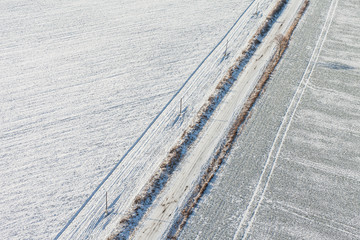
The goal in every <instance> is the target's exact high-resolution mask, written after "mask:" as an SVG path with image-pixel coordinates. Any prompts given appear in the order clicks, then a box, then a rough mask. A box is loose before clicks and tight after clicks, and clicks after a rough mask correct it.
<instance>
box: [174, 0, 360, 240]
mask: <svg viewBox="0 0 360 240" xmlns="http://www.w3.org/2000/svg"><path fill="white" fill-rule="evenodd" d="M359 16H360V5H359V1H356V0H349V1H339V0H326V1H311V2H310V7H309V9H308V11H307V12H306V14H305V16H304V18H303V19H302V20H301V22H300V25H299V26H298V28H297V29H296V30H295V33H294V35H293V39H292V41H291V42H290V46H289V48H288V50H287V52H286V53H285V56H284V58H283V60H282V61H281V63H280V64H279V65H278V67H277V69H276V72H275V73H274V75H273V77H272V79H271V81H270V82H269V84H268V85H267V87H266V91H265V93H264V94H263V96H262V97H261V98H260V99H259V101H258V102H257V104H256V105H255V107H254V109H253V110H252V115H251V118H250V119H249V121H248V123H247V124H246V126H245V128H244V130H243V132H242V133H241V134H240V136H239V138H238V140H237V144H236V147H235V148H234V149H233V151H232V154H231V155H230V157H229V159H228V160H227V161H226V163H225V164H224V166H223V167H222V168H221V169H220V170H219V172H218V174H217V176H216V178H215V180H214V181H213V182H212V184H211V186H210V187H209V188H208V191H207V194H206V195H205V196H204V197H203V198H202V200H201V202H200V203H199V205H198V207H197V208H196V209H195V211H194V214H193V215H192V216H191V218H190V221H188V223H187V225H186V227H185V229H184V231H183V232H182V235H181V236H180V238H181V239H360V227H359V226H360V218H359V216H360V215H359V211H360V201H359V199H360V191H359V189H360V184H359V182H360V174H359V172H360V158H359V156H360V151H359V149H360V148H359V146H360V121H359V120H360V94H359V93H360V64H359V63H360V57H359V56H360V45H359V42H358V39H359V38H360V35H359V33H360V28H359V25H358V23H359V22H360V19H359ZM314 23H318V24H314Z"/></svg>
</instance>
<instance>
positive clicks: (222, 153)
mask: <svg viewBox="0 0 360 240" xmlns="http://www.w3.org/2000/svg"><path fill="white" fill-rule="evenodd" d="M284 3H286V1H280V2H279V3H278V5H277V6H276V7H275V9H276V10H275V11H272V15H275V14H276V13H277V12H278V11H280V10H281V9H282V6H281V5H283V4H284ZM308 5H309V0H305V2H304V4H303V6H302V7H301V9H300V10H299V12H298V13H297V16H296V18H295V20H294V21H293V23H292V25H291V26H290V28H289V29H288V30H287V32H286V34H285V35H284V36H283V35H279V36H277V41H278V48H277V52H276V54H275V55H274V57H273V58H272V60H271V61H270V63H269V64H268V66H267V68H266V70H265V71H264V73H263V75H262V77H261V78H260V80H259V82H258V84H257V85H256V87H255V89H254V91H253V92H252V94H251V95H250V97H249V98H248V100H247V101H246V103H245V105H244V107H243V109H242V111H241V113H240V114H239V116H238V117H237V119H236V121H235V123H234V124H233V126H232V128H231V130H230V131H229V133H228V136H227V139H226V142H225V144H223V146H222V147H220V149H219V150H218V151H217V153H216V155H215V157H214V159H213V160H212V162H211V164H210V166H209V167H208V169H207V170H206V172H205V173H204V175H203V176H202V178H201V182H200V183H199V185H198V186H197V187H196V189H195V190H194V192H193V194H192V196H193V197H192V198H191V199H189V201H188V203H187V205H186V207H185V208H184V209H183V210H182V214H181V217H180V219H178V221H177V223H176V225H175V226H173V230H172V232H171V233H170V234H169V236H168V239H177V238H178V236H179V234H180V232H181V230H182V229H183V228H184V226H185V224H186V222H187V219H188V218H189V216H190V214H191V212H192V210H193V209H194V207H195V206H196V204H197V203H198V201H199V199H200V197H201V196H202V195H203V193H204V191H205V190H206V188H207V186H208V184H209V183H210V181H211V180H212V178H213V177H214V176H215V173H216V171H217V170H218V168H219V167H220V165H221V164H222V162H223V160H224V159H225V157H226V156H227V155H228V153H229V152H230V150H231V147H232V144H233V142H234V140H235V138H236V136H237V135H238V134H239V132H241V130H242V128H243V127H244V126H245V124H244V123H245V122H246V121H247V120H248V119H250V117H251V108H252V106H253V105H254V104H255V101H256V99H257V98H258V97H259V95H260V93H261V91H263V89H264V86H265V84H266V82H267V81H268V79H269V78H270V76H271V74H272V72H273V71H274V69H275V67H276V65H277V64H278V63H279V61H280V59H281V57H282V55H283V53H284V51H285V50H286V48H287V46H288V44H289V40H290V37H291V35H292V33H293V31H294V29H295V27H296V26H297V24H298V22H299V20H300V18H301V16H302V15H303V14H304V12H305V10H306V8H307V7H308ZM267 19H269V17H268V18H267ZM260 32H261V30H260ZM254 39H255V38H254ZM255 41H256V40H255Z"/></svg>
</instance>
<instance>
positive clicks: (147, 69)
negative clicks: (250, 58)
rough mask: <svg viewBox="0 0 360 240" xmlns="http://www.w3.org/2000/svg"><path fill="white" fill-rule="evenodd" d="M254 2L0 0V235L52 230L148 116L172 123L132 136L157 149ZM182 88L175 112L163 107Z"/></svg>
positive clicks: (40, 234) (234, 44) (213, 77)
mask: <svg viewBox="0 0 360 240" xmlns="http://www.w3.org/2000/svg"><path fill="white" fill-rule="evenodd" d="M253 2H254V1H250V0H248V1H243V2H241V3H239V2H238V1H212V2H208V1H195V2H194V1H179V0H174V1H167V2H163V1H145V0H136V1H122V2H121V3H119V1H112V0H105V1H98V0H96V1H95V0H91V1H85V0H79V1H68V0H64V1H46V0H43V1H25V0H3V1H1V3H0V20H1V21H0V26H1V27H0V33H1V34H0V98H1V104H0V188H1V198H0V213H1V214H0V221H1V225H0V235H1V238H4V239H49V238H54V237H55V236H56V234H58V233H59V232H60V230H61V229H62V228H63V227H64V226H65V225H66V224H67V223H68V222H69V220H70V219H71V218H72V216H74V214H75V213H76V212H77V211H78V210H79V209H80V207H81V206H82V205H83V204H84V203H85V201H86V200H87V199H88V197H89V196H90V195H91V194H92V193H93V192H94V190H96V189H97V187H98V186H99V184H100V183H101V182H102V181H103V179H104V178H105V177H106V176H107V174H108V173H109V172H110V171H111V170H112V169H113V168H114V167H115V166H116V165H117V164H120V163H121V160H122V159H123V157H124V156H125V155H126V154H127V153H129V150H131V149H134V148H132V146H134V144H135V143H139V142H140V141H138V140H139V139H140V138H141V137H143V136H145V135H146V134H144V135H142V134H143V133H144V131H146V130H149V129H150V128H148V127H149V126H150V125H151V123H153V124H152V125H151V126H153V128H156V127H158V126H162V125H161V124H162V123H158V122H159V121H158V120H159V119H170V120H168V121H170V122H167V123H166V124H167V125H166V124H165V123H164V124H165V125H166V126H169V125H171V126H172V127H174V128H175V127H176V128H178V132H176V133H174V134H173V136H172V137H171V138H170V139H166V138H165V140H162V141H163V142H158V141H156V142H157V143H158V145H157V147H158V148H156V149H151V148H148V149H143V148H141V146H140V147H138V149H143V151H142V152H141V153H138V156H141V154H143V155H149V156H150V157H153V158H156V159H160V160H161V156H163V155H165V154H166V151H167V150H168V149H169V147H170V146H172V145H173V144H174V142H175V141H176V139H177V136H178V133H180V132H182V130H183V129H184V128H186V127H187V126H188V124H189V123H190V121H191V120H192V119H193V117H194V114H195V113H196V112H197V110H198V108H199V107H200V106H201V104H202V102H203V100H204V99H206V97H207V96H208V94H210V92H211V91H212V90H213V87H214V86H215V84H216V82H217V81H218V80H219V78H220V77H222V76H223V74H224V73H225V72H226V71H227V69H228V66H229V65H231V64H232V62H233V60H234V59H235V58H236V57H237V56H236V55H237V52H236V51H241V46H242V44H243V42H242V41H244V42H246V37H248V36H249V35H250V34H251V29H252V28H249V29H241V28H240V26H242V25H241V24H239V23H241V21H243V22H244V23H246V22H247V21H249V19H241V18H240V22H238V25H237V26H238V27H237V28H234V29H233V31H232V32H231V33H232V34H229V35H227V38H226V40H227V39H229V49H228V50H229V52H230V57H229V59H225V60H224V59H222V52H223V51H224V49H225V42H224V41H225V40H223V41H221V40H222V39H223V37H224V36H225V34H226V33H227V32H228V31H229V30H231V29H232V26H233V24H234V23H235V22H236V21H237V20H238V19H239V17H240V16H241V14H243V12H244V11H245V10H246V9H247V8H248V7H249V5H250V4H253ZM258 2H259V3H260V8H262V7H264V6H266V5H267V4H266V1H258ZM253 6H255V5H253ZM253 23H254V24H255V25H253V27H254V29H256V26H257V24H259V23H260V20H259V21H253ZM235 49H236V51H235ZM203 60H205V61H204V62H203ZM200 64H201V66H200V68H198V66H199V65H200ZM196 69H200V70H201V69H202V71H201V72H199V70H198V71H197V72H196V73H195V74H194V75H192V73H193V72H194V71H195V70H196ZM209 70H211V71H209ZM209 73H211V74H210V75H209ZM207 74H208V75H207ZM190 77H191V78H190ZM185 83H186V84H187V85H185V86H184V84H185ZM191 84H192V85H191ZM179 89H182V93H181V94H183V95H181V94H180V93H179V92H178V91H179ZM190 90H191V91H195V92H191V91H190ZM185 94H187V95H186V96H187V97H185V98H184V111H185V113H184V115H183V116H184V117H183V118H182V119H176V118H170V117H169V115H166V117H167V118H166V117H164V116H162V115H161V114H163V115H164V113H165V112H166V111H167V112H166V113H167V114H172V115H171V116H172V117H174V116H176V112H177V111H178V109H177V107H178V103H177V101H178V100H179V98H180V95H181V97H184V96H185ZM176 97H177V99H176ZM171 100H173V101H172V102H170V101H171ZM165 107H167V108H166V109H165ZM186 107H187V108H186ZM165 110H166V111H165ZM160 113H161V114H160ZM159 114H160V115H159ZM159 116H160V117H159ZM153 120H156V121H154V122H153ZM156 124H158V125H156ZM155 130H156V129H155ZM155 130H154V131H153V132H152V133H153V134H157V133H158V132H156V131H155ZM148 132H149V131H148ZM160 132H161V131H160ZM158 138H160V136H158ZM147 139H151V136H148V138H147ZM140 140H141V139H140ZM143 141H145V140H143ZM153 141H154V140H153ZM143 144H146V141H145V142H143ZM147 144H148V145H149V143H147ZM161 145H162V146H161ZM159 146H161V147H159ZM146 151H148V152H146ZM130 152H131V151H130ZM130 165H131V159H129V162H128V165H127V166H129V167H130ZM154 165H155V166H157V165H156V163H155V164H154ZM152 167H153V165H149V169H150V170H149V172H148V175H151V173H152V171H151V170H152ZM135 170H136V168H135ZM135 170H134V171H135ZM137 176H138V175H136V174H135V175H133V179H136V177H137ZM140 180H141V179H140ZM146 180H147V179H144V181H146ZM124 187H125V188H126V186H124ZM138 187H139V189H141V187H142V186H138ZM100 190H101V191H103V192H104V191H105V190H106V189H99V191H100ZM103 192H102V193H101V194H103ZM134 194H135V193H134ZM116 197H119V198H120V195H116ZM116 197H114V196H111V195H110V196H109V198H110V201H111V202H113V203H115V202H116V201H117V200H118V199H117V198H116ZM122 197H123V198H125V197H126V196H122ZM114 198H116V199H114ZM114 200H115V201H114ZM124 201H125V200H124ZM116 213H117V212H116ZM114 214H115V213H114Z"/></svg>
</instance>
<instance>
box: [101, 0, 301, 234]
mask: <svg viewBox="0 0 360 240" xmlns="http://www.w3.org/2000/svg"><path fill="white" fill-rule="evenodd" d="M307 2H308V1H307ZM286 3H287V0H279V2H278V3H277V5H276V6H275V7H274V9H273V10H272V11H271V12H270V14H269V15H268V16H267V18H266V21H265V22H264V23H263V24H262V25H261V26H260V28H259V29H258V30H257V32H256V33H255V35H254V36H253V37H252V38H251V39H250V41H249V43H248V45H247V47H246V48H245V50H244V51H243V52H242V55H241V56H240V57H239V58H238V59H237V61H236V63H235V64H234V65H233V66H231V67H230V68H229V70H228V72H227V74H226V75H225V76H224V78H223V79H222V80H221V81H220V82H219V84H218V85H217V86H216V89H215V92H214V93H213V94H212V95H211V96H210V97H209V99H208V100H207V102H206V103H205V104H204V105H203V106H202V107H201V108H200V110H199V112H198V114H197V117H196V119H197V120H196V121H195V123H194V124H192V125H191V126H190V127H189V128H188V130H186V131H185V132H184V133H183V134H182V136H181V139H180V140H179V143H178V144H177V145H176V146H174V147H173V148H172V149H171V150H170V152H169V155H168V156H167V158H166V159H165V160H164V161H163V163H162V164H161V165H160V169H159V170H158V171H157V172H156V173H155V174H154V175H153V176H152V177H151V179H150V181H149V182H148V184H147V185H146V186H145V187H144V189H145V190H144V191H143V192H142V193H141V194H139V195H138V196H136V198H135V199H134V202H133V204H132V207H131V210H130V211H129V212H128V213H127V214H126V216H124V217H123V218H122V219H121V220H120V222H119V225H118V227H117V229H121V230H115V231H114V232H113V233H112V234H111V235H110V236H109V237H108V238H107V239H108V240H110V239H122V238H126V236H129V235H130V234H131V233H132V231H133V230H134V228H135V227H136V224H137V222H138V221H139V220H140V219H141V217H142V216H143V214H144V213H145V212H146V210H147V208H148V207H149V205H150V204H151V203H152V202H153V200H154V199H155V198H156V196H157V195H158V194H159V193H160V191H161V190H162V189H163V187H164V186H165V185H166V183H167V179H168V178H169V177H170V176H171V174H172V173H173V171H174V170H175V169H176V167H177V166H178V164H179V163H180V161H181V160H182V159H183V156H184V155H185V153H186V151H187V149H188V148H189V146H190V145H191V144H192V143H193V142H194V141H195V140H196V137H197V136H198V134H199V133H200V131H201V130H202V129H203V127H204V125H205V124H206V122H207V120H208V119H209V118H210V116H211V114H212V113H213V112H214V110H215V109H216V107H217V105H218V104H219V102H220V101H221V99H222V98H223V97H224V96H225V94H226V93H227V92H228V90H229V88H230V87H231V85H232V84H233V82H234V81H235V80H236V79H235V78H234V73H235V71H241V70H242V68H244V67H245V65H246V64H247V63H248V61H249V58H250V57H251V56H252V55H253V53H254V51H255V50H256V48H257V46H258V45H259V44H260V41H259V40H258V38H259V36H262V35H266V33H267V32H268V31H269V29H270V28H271V25H272V24H273V22H272V20H273V19H274V18H275V16H276V15H277V14H278V13H279V12H281V10H282V9H283V7H284V6H285V4H286ZM300 17H301V15H300ZM300 17H298V18H299V19H300ZM299 19H298V20H299ZM298 20H297V21H298ZM293 28H295V26H294V27H293ZM286 35H287V34H286ZM290 35H291V34H290ZM289 38H290V36H289V37H288V38H285V37H284V38H282V39H281V44H280V46H283V47H280V48H279V49H280V51H279V54H277V56H279V57H278V59H277V60H273V61H271V63H270V64H269V66H270V65H271V66H272V67H271V68H269V67H268V68H267V70H266V71H265V73H264V75H263V77H262V78H261V80H260V81H259V84H258V85H257V87H256V89H255V90H254V92H253V94H252V95H251V96H250V98H249V100H248V101H247V102H246V104H245V107H244V109H243V110H242V112H241V114H240V115H239V117H238V118H237V120H236V123H235V124H234V125H233V127H232V128H231V130H230V133H229V134H228V138H227V141H226V144H225V145H224V148H221V149H219V150H218V153H217V154H216V156H217V157H216V158H215V159H214V160H213V161H212V162H211V164H210V166H209V168H208V170H207V171H206V173H205V174H204V175H203V177H202V179H201V183H200V184H199V185H198V186H197V187H196V189H195V191H194V194H193V196H195V197H193V198H191V200H190V201H189V203H188V204H187V205H186V208H185V209H184V210H183V211H182V218H181V220H180V222H178V224H177V226H179V227H178V228H177V229H178V230H177V231H176V233H175V234H174V235H173V237H171V238H177V236H178V234H179V232H180V230H181V229H182V228H183V226H184V225H185V223H186V220H187V218H188V217H189V215H190V213H191V210H192V208H193V207H194V206H195V205H196V203H197V202H198V200H199V199H200V197H201V195H202V194H203V192H204V191H205V189H206V187H207V185H208V183H209V182H210V180H211V179H212V178H213V176H214V173H215V171H216V170H217V169H218V167H219V166H220V164H221V162H222V161H223V159H224V158H225V156H226V154H227V152H228V151H229V150H230V148H231V145H232V142H233V141H234V139H235V137H236V135H237V133H238V131H239V126H240V125H241V124H242V123H243V122H244V121H245V119H246V117H248V116H249V109H250V108H251V107H252V105H253V103H254V102H255V100H256V98H257V97H258V96H259V94H260V91H261V89H262V88H263V86H264V84H265V82H266V80H267V79H268V78H269V76H270V74H271V72H272V71H273V69H274V68H275V66H276V64H277V62H278V61H279V60H280V57H281V54H282V53H283V52H284V51H285V49H286V46H287V43H285V41H284V39H289ZM287 41H288V40H287ZM275 62H276V63H275ZM266 74H267V75H266ZM124 229H125V230H124Z"/></svg>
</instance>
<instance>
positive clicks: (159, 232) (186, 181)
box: [131, 1, 303, 239]
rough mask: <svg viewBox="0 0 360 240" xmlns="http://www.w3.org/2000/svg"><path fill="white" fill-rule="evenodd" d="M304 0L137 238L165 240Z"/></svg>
mask: <svg viewBox="0 0 360 240" xmlns="http://www.w3.org/2000/svg"><path fill="white" fill-rule="evenodd" d="M302 3H303V1H290V2H289V3H288V5H287V7H286V8H285V9H284V11H283V12H282V15H281V16H280V17H279V19H278V22H277V23H275V24H274V25H273V27H272V29H271V30H270V32H269V33H268V35H267V36H266V37H265V39H264V40H263V42H262V44H261V45H260V46H259V48H258V49H257V52H256V53H255V56H254V57H253V58H252V59H251V60H250V62H249V63H248V65H247V67H246V68H245V69H244V71H243V72H242V73H241V74H240V75H239V77H238V79H237V81H236V83H235V84H234V86H233V88H232V90H231V92H230V93H229V94H228V96H226V97H225V98H224V100H223V102H222V103H221V104H220V106H219V107H218V109H217V110H216V112H215V113H214V115H213V116H212V119H211V120H210V123H209V124H208V126H207V127H206V128H205V129H204V131H203V134H202V135H201V136H200V137H199V139H198V140H197V142H196V143H195V145H194V146H193V148H192V149H191V150H190V151H189V153H188V154H187V156H186V157H185V160H184V162H183V163H182V164H181V166H180V169H179V170H178V171H177V172H176V173H175V174H174V175H173V177H172V178H171V180H170V181H169V182H168V184H167V186H166V187H165V189H164V190H163V193H162V194H161V195H159V197H158V198H157V200H156V201H155V202H154V204H153V206H152V207H151V208H150V209H149V211H148V213H147V214H146V216H145V217H144V220H143V221H142V222H141V223H140V224H139V227H138V228H137V229H136V230H135V232H134V234H133V236H132V237H131V238H133V239H161V238H164V237H165V236H166V234H167V233H168V231H169V227H170V226H171V223H172V221H174V219H175V217H176V216H177V214H179V209H181V208H182V207H183V206H184V204H185V202H186V200H187V197H188V196H189V194H190V193H191V190H192V189H194V186H195V184H196V183H197V180H198V179H199V177H200V175H201V173H202V170H203V169H204V167H205V166H206V165H207V163H208V162H209V159H210V158H211V156H212V155H213V153H214V151H215V150H216V149H217V147H218V145H219V144H220V143H221V140H222V139H224V136H225V135H226V133H227V132H228V130H229V126H231V123H232V122H233V120H234V116H236V114H237V113H238V112H239V110H240V109H241V107H242V106H243V105H244V103H245V101H246V100H247V99H248V97H249V95H250V93H251V92H252V91H253V89H254V87H255V85H256V83H257V81H258V80H259V78H260V76H261V75H262V73H263V71H264V69H265V67H266V66H267V64H268V62H269V60H270V59H271V58H272V56H273V54H274V52H275V49H276V44H277V36H278V35H279V34H285V32H286V30H287V29H288V27H289V26H290V25H291V23H292V22H293V20H294V18H295V16H296V13H297V12H298V9H299V8H300V6H301V5H302Z"/></svg>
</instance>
